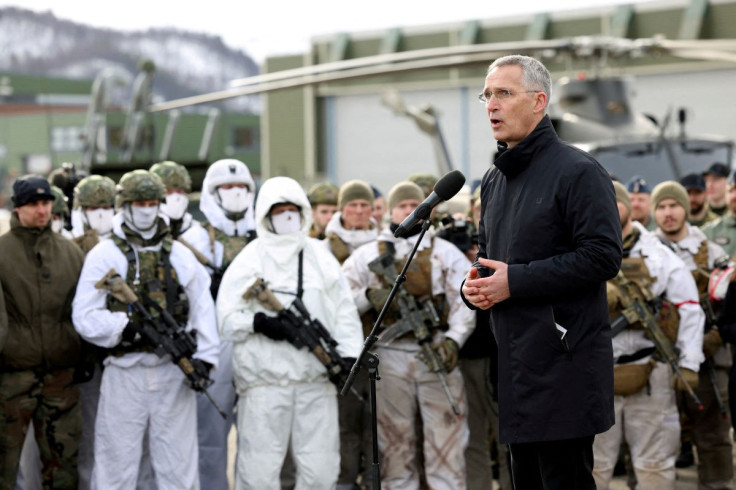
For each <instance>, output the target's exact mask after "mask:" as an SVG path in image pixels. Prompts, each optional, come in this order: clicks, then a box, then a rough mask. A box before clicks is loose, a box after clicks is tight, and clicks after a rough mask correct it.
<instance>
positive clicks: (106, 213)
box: [82, 208, 115, 236]
mask: <svg viewBox="0 0 736 490" xmlns="http://www.w3.org/2000/svg"><path fill="white" fill-rule="evenodd" d="M82 216H83V219H84V220H85V221H86V222H87V226H89V227H90V228H92V229H93V230H95V231H96V232H97V234H98V235H99V236H106V235H109V234H110V232H111V231H112V218H113V216H115V210H114V209H113V208H107V209H105V208H96V209H89V208H84V209H83V211H82Z"/></svg>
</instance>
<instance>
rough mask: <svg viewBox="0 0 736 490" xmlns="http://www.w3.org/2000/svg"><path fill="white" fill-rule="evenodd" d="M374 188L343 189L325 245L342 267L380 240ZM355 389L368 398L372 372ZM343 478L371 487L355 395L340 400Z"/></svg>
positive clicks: (364, 428)
mask: <svg viewBox="0 0 736 490" xmlns="http://www.w3.org/2000/svg"><path fill="white" fill-rule="evenodd" d="M373 196H374V194H373V189H371V187H370V185H368V183H366V182H364V181H362V180H350V181H348V182H345V183H344V184H343V185H342V186H341V187H340V193H339V195H338V199H337V201H338V208H339V211H338V212H336V213H335V214H334V215H333V216H332V219H331V220H330V222H329V223H328V224H327V229H326V234H327V239H326V240H325V242H326V243H327V246H328V247H329V250H330V251H331V252H332V254H333V255H334V256H335V257H336V258H337V260H338V261H339V262H340V263H341V264H342V263H344V262H345V260H346V259H347V258H348V257H349V256H350V254H352V253H353V252H354V251H355V250H356V249H358V247H360V246H361V245H364V244H366V243H369V242H372V241H374V240H375V239H376V238H377V237H378V225H377V224H376V222H375V221H374V220H373V218H372V216H371V215H372V209H373ZM372 320H373V319H365V318H364V321H363V325H364V331H370V327H371V326H372V325H373V321H372ZM354 389H355V390H356V391H357V392H358V393H360V394H361V396H363V398H365V399H367V398H368V390H369V383H368V373H367V370H365V369H364V370H362V371H361V372H360V374H359V375H358V377H356V380H355V383H354ZM338 404H339V410H340V477H339V479H338V488H339V489H352V488H354V485H355V482H356V480H357V479H358V477H359V475H361V474H362V482H363V485H366V486H367V485H368V480H369V479H370V477H371V474H370V471H369V470H370V457H371V455H372V444H373V443H372V437H371V425H370V422H371V414H370V407H369V406H368V404H366V403H362V402H360V401H359V400H358V399H357V397H355V396H347V397H340V398H339V399H338Z"/></svg>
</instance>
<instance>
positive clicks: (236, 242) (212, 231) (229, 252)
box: [202, 221, 256, 271]
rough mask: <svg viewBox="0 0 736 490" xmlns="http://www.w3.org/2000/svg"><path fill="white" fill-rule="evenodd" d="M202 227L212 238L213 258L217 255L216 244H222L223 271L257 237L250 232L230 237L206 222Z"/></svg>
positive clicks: (253, 232)
mask: <svg viewBox="0 0 736 490" xmlns="http://www.w3.org/2000/svg"><path fill="white" fill-rule="evenodd" d="M202 226H204V228H205V229H206V230H207V233H208V234H209V237H210V251H211V252H212V257H213V258H214V257H216V255H215V243H216V242H220V243H222V248H223V250H222V264H221V266H220V267H222V270H223V271H224V270H225V269H227V268H228V267H229V266H230V264H231V263H232V262H233V260H235V257H236V256H237V255H238V254H239V253H240V251H241V250H243V249H244V248H245V246H246V245H248V243H249V242H250V241H251V240H253V239H254V238H255V237H256V234H255V231H252V230H251V231H248V232H247V233H246V234H245V235H243V236H237V235H236V236H230V235H228V234H227V233H225V232H224V231H222V230H220V229H219V228H215V227H214V226H212V224H211V223H209V222H207V221H205V222H204V223H202Z"/></svg>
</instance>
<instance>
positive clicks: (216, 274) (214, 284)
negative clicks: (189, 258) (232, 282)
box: [176, 237, 225, 299]
mask: <svg viewBox="0 0 736 490" xmlns="http://www.w3.org/2000/svg"><path fill="white" fill-rule="evenodd" d="M176 240H177V241H178V242H180V243H181V244H182V245H184V246H185V247H187V248H188V249H189V250H191V251H192V253H193V254H194V257H195V258H196V259H197V262H199V263H200V264H202V265H204V266H206V267H209V268H210V269H212V275H211V276H210V277H211V279H212V281H211V282H210V293H211V294H212V298H214V299H217V293H218V292H219V291H220V283H221V282H222V275H223V274H225V269H223V268H222V267H218V266H216V265H215V264H214V262H212V261H211V260H210V259H208V258H207V256H205V255H204V254H203V253H202V252H200V251H199V250H197V248H196V247H195V246H194V245H192V244H191V243H189V242H188V241H186V240H184V239H183V238H182V237H177V239H176Z"/></svg>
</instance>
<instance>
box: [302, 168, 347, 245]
mask: <svg viewBox="0 0 736 490" xmlns="http://www.w3.org/2000/svg"><path fill="white" fill-rule="evenodd" d="M339 193H340V188H339V187H337V186H336V185H335V184H332V183H330V182H321V183H319V184H315V185H313V186H312V187H311V188H310V189H309V192H308V193H307V198H308V199H309V204H310V205H311V206H312V215H313V216H312V226H310V227H309V236H310V237H311V238H316V239H318V240H324V239H325V230H324V229H323V230H321V231H320V230H318V229H317V227H316V224H315V223H314V221H315V217H314V214H315V212H316V210H317V206H319V205H320V204H326V205H329V206H337V196H338V194H339Z"/></svg>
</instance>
